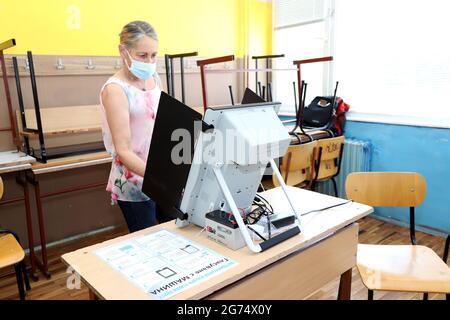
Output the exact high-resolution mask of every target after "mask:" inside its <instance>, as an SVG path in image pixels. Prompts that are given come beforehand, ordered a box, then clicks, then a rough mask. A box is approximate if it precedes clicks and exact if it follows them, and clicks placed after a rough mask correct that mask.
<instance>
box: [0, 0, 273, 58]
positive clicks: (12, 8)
mask: <svg viewBox="0 0 450 320" xmlns="http://www.w3.org/2000/svg"><path fill="white" fill-rule="evenodd" d="M243 3H246V7H245V8H248V12H246V14H244V13H243V12H242V8H243ZM244 15H245V16H246V17H247V22H245V21H243V19H242V18H243V16H244ZM132 20H145V21H148V22H150V23H151V24H152V25H153V26H154V27H155V29H156V31H157V33H158V37H159V55H163V54H165V53H180V52H189V51H198V52H199V55H200V56H211V57H212V56H221V55H228V54H235V55H236V56H238V57H239V56H242V55H243V54H244V53H245V50H247V51H249V53H250V54H270V53H271V47H272V46H271V41H272V39H271V34H272V4H271V1H267V0H266V1H261V0H159V1H156V0H0V21H1V28H0V42H2V41H5V40H7V39H10V38H15V39H16V40H17V46H16V47H15V48H13V49H10V50H8V51H7V52H6V53H7V54H10V53H18V54H20V53H25V52H26V51H27V50H32V51H33V53H34V54H51V55H55V54H60V55H65V54H67V55H116V54H117V44H118V34H119V32H120V30H121V28H122V26H123V25H124V24H126V23H127V22H129V21H132ZM244 24H246V26H247V28H248V32H247V34H248V35H249V41H248V43H249V47H248V48H245V47H244V46H243V43H244V41H243V37H245V36H244V35H243V29H244Z"/></svg>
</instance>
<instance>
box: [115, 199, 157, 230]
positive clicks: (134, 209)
mask: <svg viewBox="0 0 450 320" xmlns="http://www.w3.org/2000/svg"><path fill="white" fill-rule="evenodd" d="M117 203H118V204H119V207H120V209H121V210H122V213H123V216H124V217H125V221H126V222H127V226H128V230H129V231H130V232H135V231H139V230H142V229H145V228H148V227H151V226H153V225H155V224H156V204H155V202H154V201H153V200H151V199H150V200H147V201H140V202H131V201H120V200H118V201H117Z"/></svg>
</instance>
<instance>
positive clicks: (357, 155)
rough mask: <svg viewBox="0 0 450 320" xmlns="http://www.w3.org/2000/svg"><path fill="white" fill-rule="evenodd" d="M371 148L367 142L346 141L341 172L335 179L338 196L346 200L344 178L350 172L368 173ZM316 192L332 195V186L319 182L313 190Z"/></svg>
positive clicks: (330, 183)
mask: <svg viewBox="0 0 450 320" xmlns="http://www.w3.org/2000/svg"><path fill="white" fill-rule="evenodd" d="M371 158H372V147H371V144H370V142H369V141H361V140H355V139H346V140H345V144H344V154H343V156H342V164H341V171H340V173H339V175H338V176H337V177H336V178H335V180H336V183H337V188H338V196H339V197H340V198H346V194H345V178H346V177H347V175H348V174H349V173H351V172H356V171H370V162H371ZM315 189H316V190H315V191H317V192H320V193H324V194H328V195H334V191H333V184H332V182H331V180H330V181H325V182H319V183H317V184H316V188H315Z"/></svg>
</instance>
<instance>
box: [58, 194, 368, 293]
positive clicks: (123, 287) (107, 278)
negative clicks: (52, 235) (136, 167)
mask: <svg viewBox="0 0 450 320" xmlns="http://www.w3.org/2000/svg"><path fill="white" fill-rule="evenodd" d="M289 192H290V194H291V195H292V197H293V199H295V204H294V205H295V206H296V208H298V209H299V210H300V212H303V213H306V212H309V211H311V210H314V209H320V208H324V207H328V206H330V205H333V204H336V203H341V202H344V200H343V199H338V198H334V197H330V196H326V195H322V194H319V193H315V192H312V191H307V190H303V189H298V188H293V187H289ZM262 195H263V196H264V197H265V198H266V199H267V200H268V201H269V202H270V203H271V205H272V206H273V208H274V211H275V212H277V211H280V212H281V211H284V212H286V210H289V207H288V204H287V201H286V198H285V197H284V195H283V193H282V190H281V188H275V189H271V190H268V191H266V192H263V193H262ZM372 211H373V209H372V208H371V207H369V206H366V205H362V204H357V203H347V204H344V205H342V206H339V207H336V208H333V209H328V210H325V211H321V212H316V213H311V214H308V215H305V216H304V217H303V224H304V225H303V232H302V233H301V234H299V235H297V236H295V237H293V238H291V239H288V240H286V241H284V242H282V243H280V244H278V245H276V246H275V247H272V248H270V249H268V250H267V251H264V252H262V253H257V254H255V253H252V252H251V251H250V250H249V249H248V248H247V247H244V248H242V249H240V250H237V251H233V250H231V249H228V248H226V247H224V246H222V245H220V244H217V243H215V242H213V241H212V240H209V239H208V238H207V237H206V234H205V232H203V233H200V234H199V232H200V228H199V227H197V226H193V225H190V226H188V227H186V228H178V227H176V226H175V224H174V222H173V221H171V222H167V223H164V224H160V225H157V226H154V227H151V228H148V229H145V230H141V231H138V232H136V233H132V234H129V235H125V236H122V237H118V238H116V239H112V240H109V241H105V242H103V243H99V244H96V245H93V246H90V247H86V248H83V249H80V250H77V251H74V252H71V253H67V254H65V255H63V256H62V260H63V261H64V262H65V263H66V264H67V265H69V266H71V267H73V268H74V269H75V270H77V273H78V274H79V275H80V277H81V280H82V281H83V282H84V283H85V284H86V285H87V286H88V287H89V290H90V292H91V294H90V296H91V298H95V297H98V298H101V299H150V296H149V295H147V294H146V293H145V292H144V291H142V290H140V289H139V288H138V287H137V286H135V285H134V284H132V283H131V282H129V281H128V280H127V279H126V278H125V277H124V276H122V275H121V274H120V273H118V272H117V271H115V270H113V269H112V268H111V267H109V266H108V265H107V264H106V263H104V262H103V261H102V260H100V258H98V257H97V256H96V255H95V254H94V252H95V251H96V250H98V249H100V248H103V247H107V246H110V245H112V244H114V243H118V242H121V241H124V240H127V239H130V238H133V237H136V236H141V235H145V234H149V233H153V232H156V231H158V230H161V229H166V230H168V231H170V232H173V233H177V234H179V235H181V236H184V237H186V238H188V239H190V240H192V241H195V242H197V243H199V244H201V245H203V246H205V247H207V248H209V249H211V250H214V251H216V252H218V253H220V254H222V255H224V256H226V257H228V258H230V259H233V260H234V261H236V262H238V265H237V266H235V267H233V268H231V269H229V270H228V271H225V272H223V273H220V274H218V275H217V276H214V277H213V278H210V279H209V280H208V281H206V282H202V283H200V284H198V285H196V286H194V287H192V288H189V289H187V290H186V291H183V292H181V293H179V294H177V295H175V296H174V297H173V298H172V299H302V298H305V297H307V296H308V295H309V294H311V293H313V292H314V291H315V290H317V289H318V288H320V287H322V286H323V285H325V284H326V283H328V282H329V281H331V280H333V279H335V278H336V277H339V276H341V279H343V280H344V281H343V282H342V286H341V288H340V297H341V298H347V299H348V298H350V287H351V269H352V267H353V266H355V264H356V249H357V243H358V224H357V223H355V222H356V221H357V220H358V219H360V218H362V217H364V216H366V215H368V214H369V213H371V212H372Z"/></svg>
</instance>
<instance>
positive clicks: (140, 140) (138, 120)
mask: <svg viewBox="0 0 450 320" xmlns="http://www.w3.org/2000/svg"><path fill="white" fill-rule="evenodd" d="M155 82H156V86H155V87H154V88H153V89H151V90H147V91H143V90H140V89H138V88H137V87H135V86H132V85H131V84H128V83H127V82H125V81H123V80H121V79H119V78H116V77H111V78H109V79H108V81H106V83H105V84H104V85H103V87H102V90H101V92H103V89H104V88H105V87H106V86H107V85H109V84H111V83H115V84H118V85H119V86H121V87H122V89H123V91H124V92H125V94H126V96H127V99H128V105H129V111H130V130H131V146H132V150H133V152H134V153H136V155H137V156H138V157H139V158H141V159H142V160H143V161H144V162H145V163H147V157H148V151H149V149H150V142H151V139H152V133H153V127H154V124H155V118H156V112H157V111H158V103H159V98H160V96H161V89H160V88H159V87H158V82H157V81H156V79H155ZM101 92H100V104H101V106H102V107H101V118H102V134H103V142H104V144H105V148H106V150H107V151H108V152H109V153H110V154H111V155H112V157H113V162H112V165H111V172H110V174H109V179H108V185H107V186H106V191H108V192H110V193H111V202H112V203H113V204H114V203H116V202H117V200H121V201H146V200H149V198H148V197H147V196H146V195H145V194H144V193H143V192H142V182H143V178H142V177H141V176H138V175H137V174H135V173H133V172H131V171H129V170H128V169H127V168H126V167H125V166H124V165H123V164H122V162H121V161H120V159H119V156H118V155H117V153H116V151H115V148H114V144H113V140H112V136H111V131H110V129H109V126H108V122H107V120H106V113H105V108H104V106H103V102H102V98H101Z"/></svg>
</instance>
